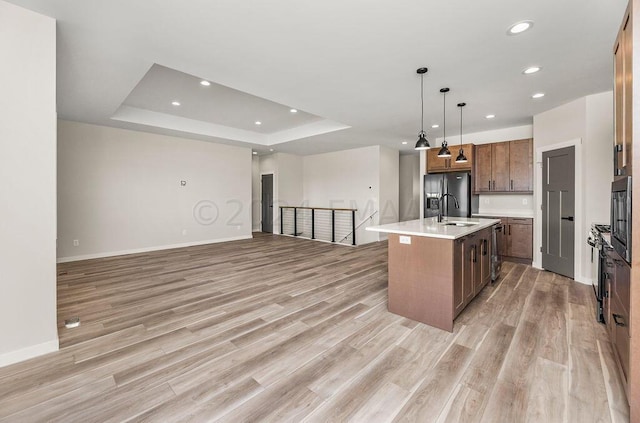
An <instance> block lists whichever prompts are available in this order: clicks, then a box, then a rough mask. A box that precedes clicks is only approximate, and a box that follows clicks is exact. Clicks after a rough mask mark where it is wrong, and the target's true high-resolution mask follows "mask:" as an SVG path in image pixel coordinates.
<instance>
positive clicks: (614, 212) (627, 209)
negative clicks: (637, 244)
mask: <svg viewBox="0 0 640 423" xmlns="http://www.w3.org/2000/svg"><path fill="white" fill-rule="evenodd" d="M631 190H632V186H631V177H630V176H627V177H626V178H622V179H619V180H617V181H613V183H612V184H611V245H612V246H613V248H614V249H615V250H616V252H617V253H618V254H619V255H620V257H622V258H624V259H625V260H626V261H627V262H629V263H631Z"/></svg>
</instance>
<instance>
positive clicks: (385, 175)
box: [378, 146, 400, 240]
mask: <svg viewBox="0 0 640 423" xmlns="http://www.w3.org/2000/svg"><path fill="white" fill-rule="evenodd" d="M379 178H380V183H379V186H380V194H379V195H380V197H379V204H380V218H379V219H378V222H380V224H381V225H384V224H387V223H395V222H397V221H398V220H400V211H399V207H400V206H399V202H400V152H399V151H398V150H394V149H391V148H388V147H383V146H380V173H379ZM386 238H387V234H384V233H379V234H378V239H380V240H382V239H386Z"/></svg>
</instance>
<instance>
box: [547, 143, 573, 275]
mask: <svg viewBox="0 0 640 423" xmlns="http://www.w3.org/2000/svg"><path fill="white" fill-rule="evenodd" d="M575 223H576V222H575V147H573V146H571V147H565V148H559V149H557V150H551V151H545V152H543V153H542V267H543V268H544V269H546V270H549V271H551V272H555V273H559V274H561V275H564V276H567V277H569V278H572V279H573V278H574V276H575V275H574V268H575V266H574V264H575Z"/></svg>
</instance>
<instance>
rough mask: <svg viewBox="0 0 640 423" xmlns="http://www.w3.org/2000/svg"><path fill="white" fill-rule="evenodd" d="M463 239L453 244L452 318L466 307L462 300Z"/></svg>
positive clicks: (463, 298)
mask: <svg viewBox="0 0 640 423" xmlns="http://www.w3.org/2000/svg"><path fill="white" fill-rule="evenodd" d="M463 260H464V238H463V239H456V240H455V241H454V243H453V309H454V313H453V316H454V318H455V316H457V315H458V314H460V312H461V311H462V310H463V309H464V306H465V305H466V304H465V302H464V300H465V297H464V273H465V271H464V270H465V267H464V265H463Z"/></svg>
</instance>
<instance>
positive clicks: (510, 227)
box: [506, 217, 533, 260]
mask: <svg viewBox="0 0 640 423" xmlns="http://www.w3.org/2000/svg"><path fill="white" fill-rule="evenodd" d="M506 238H507V254H506V256H508V257H515V258H521V259H526V260H532V259H533V219H526V218H515V217H510V218H509V219H508V221H507V228H506Z"/></svg>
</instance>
